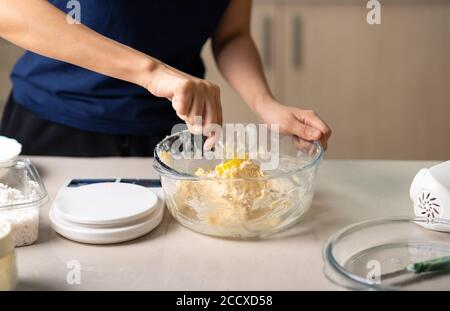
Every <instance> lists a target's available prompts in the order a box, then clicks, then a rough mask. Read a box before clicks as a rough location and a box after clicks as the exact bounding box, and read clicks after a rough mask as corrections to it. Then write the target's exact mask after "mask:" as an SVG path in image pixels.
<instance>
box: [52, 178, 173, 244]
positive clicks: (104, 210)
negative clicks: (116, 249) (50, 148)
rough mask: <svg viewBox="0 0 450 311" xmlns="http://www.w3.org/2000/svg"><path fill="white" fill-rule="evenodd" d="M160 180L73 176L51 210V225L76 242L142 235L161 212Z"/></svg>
mask: <svg viewBox="0 0 450 311" xmlns="http://www.w3.org/2000/svg"><path fill="white" fill-rule="evenodd" d="M164 208H165V207H164V197H163V193H162V189H161V185H160V183H159V180H149V179H141V180H139V179H104V180H100V179H75V180H72V181H70V182H69V183H68V184H66V185H65V186H64V187H62V188H61V189H60V191H59V192H58V195H57V197H56V199H55V201H54V203H53V206H52V208H51V210H50V214H49V216H50V221H51V224H52V227H53V229H54V230H55V231H56V232H58V233H59V234H60V235H62V236H64V237H66V238H68V239H70V240H74V241H77V242H82V243H89V244H111V243H119V242H124V241H129V240H132V239H135V238H138V237H141V236H143V235H145V234H147V233H149V232H150V231H151V230H153V229H154V228H156V227H157V226H158V225H159V224H160V223H161V221H162V218H163V215H164Z"/></svg>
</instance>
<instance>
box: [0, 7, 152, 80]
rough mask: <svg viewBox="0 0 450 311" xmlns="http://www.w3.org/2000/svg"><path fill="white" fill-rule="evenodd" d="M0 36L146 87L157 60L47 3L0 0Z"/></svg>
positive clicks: (25, 46)
mask: <svg viewBox="0 0 450 311" xmlns="http://www.w3.org/2000/svg"><path fill="white" fill-rule="evenodd" d="M0 36H1V37H3V38H5V39H6V40H8V41H10V42H12V43H14V44H16V45H18V46H20V47H22V48H24V49H27V50H29V51H32V52H35V53H37V54H40V55H43V56H47V57H50V58H54V59H58V60H61V61H64V62H67V63H71V64H74V65H77V66H80V67H83V68H85V69H89V70H92V71H95V72H98V73H101V74H105V75H108V76H111V77H114V78H118V79H121V80H125V81H128V82H132V83H135V84H138V85H141V86H143V87H147V86H148V85H147V84H148V83H149V82H150V81H151V74H152V72H153V71H154V70H153V69H154V68H156V66H157V65H158V63H159V62H158V61H157V60H156V59H153V58H151V57H149V56H148V55H145V54H143V53H141V52H139V51H137V50H135V49H132V48H130V47H127V46H125V45H123V44H120V43H118V42H116V41H113V40H111V39H108V38H106V37H105V36H102V35H101V34H99V33H97V32H95V31H93V30H91V29H89V28H88V27H86V26H83V25H81V24H69V23H68V22H67V19H66V15H65V14H64V13H63V12H61V11H60V10H58V9H57V8H56V7H54V6H53V5H51V4H50V3H48V1H46V0H0Z"/></svg>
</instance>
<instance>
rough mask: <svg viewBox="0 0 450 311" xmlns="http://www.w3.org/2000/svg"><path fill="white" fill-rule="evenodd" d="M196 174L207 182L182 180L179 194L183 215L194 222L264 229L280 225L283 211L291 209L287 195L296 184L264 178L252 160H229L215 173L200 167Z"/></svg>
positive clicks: (220, 165) (178, 199)
mask: <svg viewBox="0 0 450 311" xmlns="http://www.w3.org/2000/svg"><path fill="white" fill-rule="evenodd" d="M195 175H197V176H202V177H207V179H200V180H197V181H189V180H184V181H180V182H179V185H178V191H177V195H176V201H177V206H178V208H179V212H180V213H181V214H183V216H184V217H187V218H190V219H192V220H196V221H202V222H204V223H206V224H209V225H217V226H224V227H227V228H228V229H229V228H230V227H236V228H242V227H246V228H249V226H250V227H254V228H253V229H255V228H258V229H264V228H266V227H273V226H276V225H277V224H279V223H280V217H279V215H280V213H279V212H280V209H283V210H284V209H286V208H288V207H289V206H290V205H289V202H286V200H284V197H283V194H284V193H285V192H287V191H289V189H291V188H292V187H293V184H292V183H283V182H280V180H279V179H270V178H264V177H265V174H264V172H263V171H262V170H261V168H260V166H259V165H258V164H257V163H255V162H254V161H252V160H250V159H231V160H227V161H224V162H222V163H221V164H219V165H217V166H216V167H215V168H214V169H212V170H206V169H203V168H199V169H197V171H196V172H195ZM280 195H281V197H283V198H282V199H280Z"/></svg>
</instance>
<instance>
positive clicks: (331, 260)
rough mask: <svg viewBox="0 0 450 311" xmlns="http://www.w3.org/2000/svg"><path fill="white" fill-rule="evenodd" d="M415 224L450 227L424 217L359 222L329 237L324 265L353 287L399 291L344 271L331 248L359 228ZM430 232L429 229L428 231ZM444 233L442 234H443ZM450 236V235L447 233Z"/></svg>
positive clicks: (442, 221) (440, 221)
mask: <svg viewBox="0 0 450 311" xmlns="http://www.w3.org/2000/svg"><path fill="white" fill-rule="evenodd" d="M396 222H401V223H415V224H424V225H431V224H442V225H446V226H449V227H450V221H449V220H446V219H437V218H435V219H428V218H426V217H407V216H397V217H388V218H376V219H370V220H364V221H361V222H357V223H355V224H351V225H349V226H347V227H344V228H342V229H340V230H339V231H337V232H336V233H334V234H333V235H331V237H330V238H329V239H328V240H327V242H326V243H325V246H324V248H323V258H324V264H325V265H329V266H330V267H331V268H332V269H333V272H337V273H338V274H339V275H340V276H342V277H344V278H345V279H346V280H347V281H350V282H352V283H353V284H354V285H359V287H363V288H369V289H374V290H380V291H382V290H390V291H398V290H401V289H399V288H397V287H392V286H388V285H380V284H373V283H369V282H367V281H366V279H365V278H362V277H360V276H358V275H356V274H354V273H352V272H350V271H348V270H347V269H345V268H344V267H343V266H341V265H340V264H339V263H338V262H337V260H336V259H335V257H334V255H333V246H334V244H335V242H336V241H338V240H339V239H340V238H342V237H345V236H346V235H348V234H350V233H353V232H355V231H358V230H359V229H361V228H366V227H370V226H374V225H377V224H388V223H396ZM429 230H431V229H429ZM443 233H444V232H443ZM449 234H450V233H449ZM326 277H327V278H328V279H329V280H330V281H331V282H333V283H336V284H337V285H339V286H343V287H346V288H348V289H356V288H358V287H357V286H355V287H351V286H347V285H345V284H342V283H339V282H336V281H335V280H332V279H330V277H329V276H328V275H326Z"/></svg>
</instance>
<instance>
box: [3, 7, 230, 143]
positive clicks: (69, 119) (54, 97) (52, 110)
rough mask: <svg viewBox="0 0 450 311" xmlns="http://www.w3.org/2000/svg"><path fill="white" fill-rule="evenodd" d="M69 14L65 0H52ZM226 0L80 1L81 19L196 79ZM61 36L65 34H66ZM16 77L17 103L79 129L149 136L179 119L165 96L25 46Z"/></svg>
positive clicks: (92, 27)
mask: <svg viewBox="0 0 450 311" xmlns="http://www.w3.org/2000/svg"><path fill="white" fill-rule="evenodd" d="M50 2H51V3H52V4H53V5H55V6H56V7H58V8H59V9H60V10H62V11H64V12H69V11H71V8H67V6H68V3H69V1H68V0H51V1H50ZM228 2H229V0H194V1H187V0H79V3H80V4H81V16H80V17H81V23H83V24H84V25H86V26H88V27H89V28H91V29H93V30H95V31H97V32H99V33H101V34H103V35H105V36H107V37H109V38H111V39H113V40H116V41H118V42H121V43H123V44H125V45H128V46H131V47H133V48H135V49H137V50H139V51H141V52H143V53H146V54H148V55H150V56H153V57H156V58H158V59H159V60H161V61H163V62H165V63H167V64H169V65H171V66H173V67H175V68H177V69H179V70H181V71H184V72H187V73H189V74H191V75H193V76H196V77H200V78H201V77H203V76H204V73H205V69H204V66H203V62H202V59H201V57H200V52H201V49H202V47H203V45H204V44H205V42H206V40H207V39H208V38H209V37H210V36H211V35H212V34H213V32H214V31H215V29H216V27H217V25H218V23H219V21H220V19H221V18H222V16H223V14H224V12H225V10H226V7H227V6H228ZM61 35H62V36H64V34H61ZM11 79H12V83H13V96H14V99H15V101H16V102H18V103H19V104H21V105H23V106H25V107H26V108H28V109H29V110H31V111H33V112H34V113H35V114H37V115H38V116H40V117H42V118H44V119H47V120H50V121H53V122H56V123H60V124H65V125H68V126H71V127H75V128H78V129H82V130H87V131H94V132H104V133H111V134H118V135H123V134H135V135H144V134H151V131H152V130H158V131H161V130H166V129H167V130H170V129H171V127H172V126H173V125H174V124H176V123H180V122H181V120H179V119H178V118H177V116H176V114H175V112H174V110H173V108H172V106H171V104H170V102H169V101H168V100H167V99H162V98H157V97H155V96H153V95H151V94H150V93H149V92H148V91H147V90H146V89H144V88H142V87H140V86H137V85H134V84H131V83H128V82H124V81H121V80H118V79H114V78H110V77H107V76H104V75H101V74H97V73H94V72H92V71H89V70H85V69H82V68H80V67H78V66H73V65H70V64H67V63H65V62H61V61H57V60H53V59H50V58H47V57H43V56H40V55H37V54H35V53H31V52H26V53H25V54H24V55H23V56H22V57H21V58H20V59H19V61H18V62H17V64H16V66H15V67H14V69H13V71H12V74H11Z"/></svg>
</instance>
